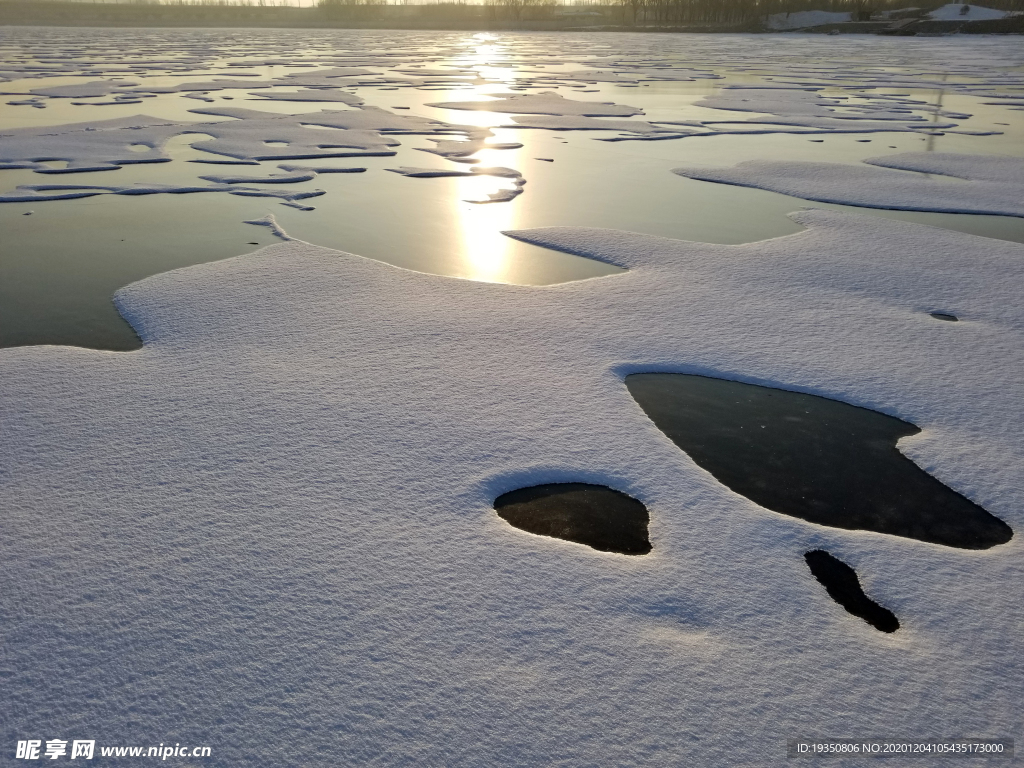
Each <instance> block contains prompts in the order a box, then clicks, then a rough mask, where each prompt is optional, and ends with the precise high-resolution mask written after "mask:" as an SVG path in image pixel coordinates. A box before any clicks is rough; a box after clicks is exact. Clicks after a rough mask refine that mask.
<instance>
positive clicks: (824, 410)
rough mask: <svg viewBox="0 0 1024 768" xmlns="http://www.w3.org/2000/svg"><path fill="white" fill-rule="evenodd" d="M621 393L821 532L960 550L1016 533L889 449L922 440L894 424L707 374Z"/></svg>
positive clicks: (646, 377)
mask: <svg viewBox="0 0 1024 768" xmlns="http://www.w3.org/2000/svg"><path fill="white" fill-rule="evenodd" d="M626 386H627V387H628V388H629V393H630V394H631V395H632V396H633V398H634V399H635V400H636V401H637V403H639V405H640V407H641V408H643V410H644V412H645V413H646V414H647V415H648V416H649V417H650V419H651V420H652V421H653V422H654V423H655V425H657V427H658V428H659V429H660V430H661V431H662V432H664V433H665V434H666V435H667V436H668V437H669V438H670V439H671V440H672V442H674V443H675V444H676V445H677V446H679V447H680V448H681V449H682V450H684V451H686V453H687V454H688V455H689V456H690V458H691V459H693V460H694V461H695V462H696V463H697V464H698V465H699V466H700V467H702V468H703V469H705V470H707V471H708V472H710V473H711V474H712V475H714V476H715V478H716V479H717V480H718V481H719V482H720V483H722V484H723V485H725V486H727V487H729V488H730V489H732V490H733V491H735V492H736V493H739V494H741V495H743V496H746V497H747V498H748V499H750V500H751V501H753V502H755V503H757V504H760V505H761V506H762V507H765V508H767V509H770V510H773V511H775V512H781V513H782V514H785V515H792V516H793V517H799V518H801V519H803V520H807V521H808V522H811V523H817V524H819V525H829V526H833V527H836V528H846V529H850V530H866V531H875V532H877V533H887V534H890V535H893V536H905V537H907V538H911V539H918V540H920V541H927V542H931V543H933V544H942V545H945V546H947V547H961V548H963V549H988V548H989V547H994V546H996V545H997V544H1004V543H1006V542H1007V541H1009V540H1010V538H1011V537H1012V536H1013V531H1012V530H1011V529H1010V527H1009V526H1008V525H1006V523H1004V522H1003V521H1002V520H1000V519H999V518H997V517H993V516H992V515H990V514H989V513H988V512H986V511H985V510H984V509H982V508H981V507H980V506H978V505H977V504H975V503H973V502H972V501H970V500H968V499H966V498H964V497H963V496H961V495H960V494H959V493H956V492H955V491H953V490H952V489H950V488H948V487H946V486H945V485H943V484H942V483H940V482H939V481H938V480H936V479H935V478H934V477H932V476H931V475H929V474H928V473H927V472H925V471H924V470H922V469H921V468H920V467H918V466H917V465H916V464H914V462H912V461H911V460H910V459H908V458H907V457H906V456H904V455H903V454H902V453H900V452H899V450H898V449H897V448H896V442H897V440H899V439H900V438H901V437H905V436H908V435H914V434H917V433H918V432H920V431H921V430H920V429H918V428H917V427H916V426H914V425H913V424H909V423H907V422H905V421H901V420H900V419H897V418H894V417H892V416H886V415H885V414H882V413H877V412H876V411H871V410H868V409H866V408H858V407H855V406H852V405H849V404H847V403H841V402H839V401H837V400H829V399H827V398H824V397H818V396H816V395H807V394H802V393H799V392H788V391H785V390H781V389H773V388H770V387H762V386H757V385H754V384H742V383H740V382H738V381H726V380H724V379H715V378H710V377H707V376H693V375H687V374H677V373H675V374H674V373H643V374H634V375H632V376H627V377H626Z"/></svg>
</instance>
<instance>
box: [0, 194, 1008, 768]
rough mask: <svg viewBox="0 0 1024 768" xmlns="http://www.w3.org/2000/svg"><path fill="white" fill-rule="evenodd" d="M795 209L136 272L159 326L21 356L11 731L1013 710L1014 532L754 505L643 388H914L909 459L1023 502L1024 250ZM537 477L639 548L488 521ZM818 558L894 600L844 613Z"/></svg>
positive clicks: (343, 751)
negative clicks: (1004, 539)
mask: <svg viewBox="0 0 1024 768" xmlns="http://www.w3.org/2000/svg"><path fill="white" fill-rule="evenodd" d="M796 218H797V220H798V221H799V222H800V223H802V224H803V225H805V226H806V227H808V229H807V230H806V231H804V232H801V233H799V234H796V235H792V236H789V237H783V238H777V239H773V240H767V241H763V242H759V243H752V244H748V245H741V246H721V245H717V246H716V245H707V244H701V243H687V242H681V241H672V240H665V239H661V238H655V237H651V236H644V235H636V234H630V233H624V232H616V231H608V230H579V229H573V228H555V229H544V230H534V231H521V232H515V233H512V234H513V235H514V236H515V237H517V238H521V239H523V240H527V241H529V242H532V243H536V244H539V245H542V246H546V247H555V248H559V249H566V250H571V251H573V252H575V253H580V254H585V255H587V256H590V257H592V258H599V259H606V260H610V261H613V262H614V263H616V264H618V265H620V266H623V267H626V268H628V270H629V271H628V272H626V273H624V274H620V275H618V276H615V277H606V278H599V279H594V280H587V281H581V282H575V283H567V284H563V285H559V286H553V287H549V288H528V287H519V286H508V285H493V284H486V283H478V282H472V281H464V280H453V279H447V278H442V277H437V276H431V275H424V274H420V273H413V272H408V271H404V270H400V269H397V268H394V267H391V266H388V265H385V264H381V263H379V262H375V261H370V260H367V259H363V258H360V257H358V256H352V255H349V254H344V253H340V252H336V251H331V250H328V249H324V248H319V247H316V246H312V245H308V244H305V243H301V242H288V243H284V244H281V245H276V246H272V247H268V248H264V249H263V250H261V251H259V252H257V253H254V254H250V255H247V256H241V257H238V258H235V259H230V260H227V261H221V262H216V263H212V264H206V265H201V266H197V267H192V268H188V269H184V270H179V271H175V272H170V273H166V274H162V275H158V276H155V277H152V278H148V279H147V280H145V281H143V282H141V283H137V284H135V285H132V286H129V287H128V288H125V289H124V290H122V291H120V292H119V293H118V295H117V298H116V301H117V303H118V306H119V307H120V308H121V311H122V312H123V313H124V315H125V316H126V317H127V318H128V319H129V320H130V321H131V323H132V324H133V325H134V327H135V328H136V329H137V330H138V332H139V333H140V335H141V336H142V338H143V339H144V341H145V343H146V346H145V347H144V348H143V349H142V350H141V351H139V352H135V353H120V354H114V353H106V352H97V351H89V350H83V349H75V348H57V347H28V348H18V349H7V350H3V352H2V353H0V375H2V378H3V386H2V387H0V401H2V403H3V409H4V411H3V417H4V423H5V428H4V430H3V432H2V433H0V451H2V466H3V467H4V475H3V478H4V482H3V486H2V493H3V508H4V510H5V514H6V520H5V523H6V526H5V536H4V537H3V539H2V541H0V547H3V550H4V562H5V565H6V573H7V574H8V578H7V580H6V586H5V589H4V600H3V604H4V610H5V621H4V626H5V627H6V628H8V630H9V634H8V637H7V639H6V640H5V647H6V650H7V658H8V661H7V665H6V666H7V672H8V675H9V676H8V677H7V682H6V683H5V686H6V688H5V696H4V698H5V701H6V704H7V706H8V707H9V709H8V712H7V715H8V716H7V717H6V723H7V728H8V729H10V731H9V732H10V734H11V738H13V737H14V734H21V735H24V736H29V735H31V734H41V735H49V734H53V735H54V736H56V735H58V734H59V735H62V736H63V735H67V736H68V737H71V736H73V735H74V736H82V737H84V738H95V739H97V740H100V742H101V743H112V742H114V743H122V742H124V741H126V740H129V739H131V740H135V741H139V742H141V743H147V742H148V741H150V740H153V741H155V740H158V739H164V740H165V741H166V740H168V739H173V740H176V741H182V742H185V741H186V739H187V742H188V743H202V744H210V745H212V746H213V748H214V749H215V750H216V752H215V754H216V756H217V760H218V761H219V762H221V763H223V764H226V765H237V764H246V765H280V764H281V763H282V762H283V761H286V762H298V763H303V764H310V763H316V762H318V761H320V760H321V759H322V758H323V756H325V755H329V756H330V760H331V761H332V762H335V763H339V764H360V765H399V764H406V763H408V764H417V765H442V764H443V765H447V766H462V765H466V766H468V765H481V764H485V765H513V764H514V765H528V764H542V763H551V762H556V763H562V764H567V765H588V764H601V765H606V764H650V765H679V764H690V765H722V764H730V765H764V764H765V761H766V757H765V756H766V755H770V756H771V755H776V756H778V757H779V758H780V759H781V754H782V751H783V749H784V744H783V741H784V738H785V736H787V735H789V734H793V735H797V734H800V735H802V736H815V735H832V734H850V733H853V734H857V733H864V734H879V733H899V734H904V733H906V734H936V735H954V734H963V733H967V734H971V735H985V736H988V735H991V736H1005V735H1007V734H1010V735H1017V736H1019V734H1020V732H1021V721H1020V712H1021V706H1020V704H1021V700H1020V691H1021V690H1022V688H1024V686H1022V685H1021V683H1022V680H1021V677H1022V671H1024V670H1022V669H1021V659H1022V658H1024V654H1022V653H1021V650H1022V649H1021V640H1020V634H1019V632H1017V619H1016V616H1017V613H1018V606H1019V604H1020V602H1021V600H1022V597H1024V595H1022V594H1021V586H1020V585H1021V584H1022V583H1024V582H1022V579H1021V565H1020V562H1021V560H1020V546H1021V545H1020V537H1019V536H1017V537H1015V538H1014V539H1013V540H1012V541H1011V542H1010V543H1009V544H1006V545H1004V546H1001V547H996V548H995V549H992V550H989V551H986V552H984V553H977V552H967V551H960V550H954V549H949V548H946V547H939V546H933V545H925V544H921V543H919V542H915V541H912V540H908V539H899V538H895V537H888V536H884V535H880V534H871V533H864V532H851V531H843V530H838V529H831V528H823V527H819V526H813V525H810V524H806V523H803V522H801V521H799V520H795V519H792V518H788V517H785V516H783V515H777V514H773V513H770V512H767V511H765V510H764V509H761V508H759V507H757V506H756V505H754V504H752V503H750V502H748V501H747V500H746V499H744V498H742V497H739V496H736V495H735V494H732V493H731V492H729V491H728V490H727V489H725V488H724V487H723V486H721V485H719V484H718V483H717V482H715V481H714V479H713V478H711V477H710V476H709V475H708V474H707V473H705V472H703V471H701V470H699V469H698V468H697V467H696V466H695V465H694V464H693V463H692V462H690V461H689V460H688V459H687V457H686V455H685V454H683V453H681V452H680V451H679V450H678V449H677V448H676V447H675V446H674V445H673V444H672V443H671V442H670V441H669V440H668V439H667V438H666V437H665V436H664V435H663V434H661V433H660V432H659V431H658V430H657V428H656V427H654V425H653V424H651V423H650V422H649V421H648V420H647V419H646V418H645V417H644V415H643V413H642V411H641V410H640V409H639V407H637V405H636V404H635V402H633V401H632V399H631V398H630V396H629V394H628V392H627V391H626V388H625V386H624V385H623V381H622V379H623V376H624V375H626V374H628V373H630V372H634V371H651V370H659V371H689V372H700V373H706V374H711V375H717V376H723V377H726V378H737V379H741V380H746V381H754V382H759V383H767V384H770V385H773V386H781V387H784V388H790V389H797V390H800V391H808V392H814V393H819V394H823V395H826V396H829V397H832V398H837V399H841V400H844V401H846V402H851V403H854V404H857V405H862V406H866V407H870V408H874V409H876V410H880V411H883V412H886V413H890V414H892V415H896V416H899V417H900V418H903V419H906V420H909V421H912V422H913V423H915V424H917V425H919V426H920V427H922V429H923V432H922V433H921V434H920V435H918V436H916V437H914V438H912V439H908V440H905V441H903V442H902V443H901V449H902V450H903V451H904V452H905V453H906V454H907V455H908V456H909V457H910V458H912V459H913V460H914V461H915V462H917V463H918V464H919V465H921V466H923V467H925V468H927V469H928V471H929V472H931V473H932V474H934V475H936V476H937V477H939V479H941V480H942V481H943V482H945V483H947V484H948V485H950V486H951V487H953V488H955V489H956V490H958V491H960V492H961V493H964V494H965V495H967V496H969V497H970V498H972V499H973V500H975V501H977V502H978V503H981V504H982V505H984V506H985V507H986V508H987V509H988V510H990V511H991V512H992V513H993V514H996V515H998V516H999V517H1001V518H1002V519H1004V520H1006V521H1007V522H1008V523H1009V524H1010V525H1011V526H1013V527H1014V528H1015V529H1016V530H1018V531H1019V529H1020V526H1021V525H1022V523H1024V517H1022V513H1021V510H1022V508H1024V504H1022V502H1024V486H1022V485H1021V477H1020V473H1019V467H1020V464H1021V461H1022V460H1024V455H1022V454H1024V446H1022V443H1021V437H1020V436H1021V434H1022V433H1024V423H1022V414H1021V410H1020V402H1021V400H1022V395H1024V393H1022V392H1021V391H1020V386H1019V384H1018V381H1019V379H1017V378H1014V377H1007V375H1006V374H1007V372H1008V371H1019V370H1021V365H1022V363H1024V360H1022V352H1021V350H1022V349H1024V344H1022V343H1021V342H1022V338H1021V334H1022V332H1024V313H1022V310H1021V305H1020V302H1019V301H1018V299H1019V296H1020V293H1021V290H1022V289H1024V285H1022V280H1024V248H1022V246H1020V245H1017V244H1010V243H1005V242H1000V241H996V240H991V239H987V238H977V237H971V236H967V235H962V234H958V233H952V232H948V231H944V230H939V229H933V228H928V227H923V226H919V225H913V224H908V223H904V222H898V221H882V220H879V219H877V218H874V217H866V216H850V215H843V214H837V213H829V212H820V211H814V212H804V213H800V214H797V215H796ZM769 265H770V268H769ZM937 304H941V305H943V306H948V307H955V308H956V309H957V310H958V311H959V312H961V313H962V317H963V321H962V322H961V323H957V324H952V323H937V322H935V321H934V320H932V319H931V318H930V317H928V316H927V314H925V311H926V310H927V309H928V308H930V307H933V306H935V305H937ZM453 307H457V308H458V311H453ZM940 350H941V352H940ZM982 392H983V393H984V396H983V397H979V393H982ZM543 482H586V483H594V484H603V485H608V486H609V487H612V488H614V489H616V490H620V491H622V492H624V493H627V494H629V495H630V496H632V497H634V498H636V499H638V500H640V501H641V502H643V504H644V505H645V506H646V507H647V508H648V509H649V510H650V514H651V524H650V540H651V543H652V544H653V546H654V549H653V551H652V552H651V554H649V555H646V556H644V557H623V556H620V555H615V554H609V553H601V552H596V551H593V550H591V549H589V548H587V547H585V546H582V545H578V544H573V543H570V542H564V541H560V540H557V539H551V538H547V537H539V536H534V535H531V534H528V533H525V532H522V531H518V530H515V529H513V528H511V527H509V526H508V525H507V524H505V523H504V521H502V520H501V519H500V518H499V517H498V516H497V514H496V513H495V512H494V510H493V508H492V506H491V505H492V502H493V500H494V499H495V498H496V497H497V496H498V495H500V494H502V493H504V492H506V491H509V490H513V489H515V488H518V487H523V486H525V485H530V484H536V483H543ZM810 549H827V550H828V551H829V552H831V553H833V554H834V555H835V556H836V557H839V558H840V559H841V560H843V561H844V562H846V563H848V564H850V565H851V566H853V567H855V568H856V570H857V572H858V574H859V577H860V580H861V582H862V584H863V585H864V587H865V591H866V592H867V593H868V594H869V595H871V596H872V598H873V599H875V600H878V601H879V602H880V603H882V604H884V605H885V606H887V607H888V608H890V609H891V610H893V611H894V612H895V613H896V614H897V615H898V616H899V617H900V621H901V623H902V627H901V628H900V630H899V631H898V632H896V633H895V634H893V635H884V634H882V633H879V632H876V631H875V630H874V629H872V628H871V627H869V626H868V625H866V624H864V623H863V622H861V621H860V620H859V619H856V618H854V617H851V616H849V615H848V614H847V613H846V612H845V611H844V610H843V609H842V608H841V607H840V606H838V605H836V604H835V603H834V602H833V601H832V600H831V599H830V598H829V596H828V595H827V593H826V592H825V590H824V589H823V588H822V587H821V586H820V585H819V584H818V583H817V582H816V581H815V580H814V579H813V578H812V577H811V575H810V573H809V572H808V570H807V566H806V565H805V563H804V558H803V555H804V553H805V552H806V551H808V550H810ZM296 734H301V738H297V737H296ZM735 734H742V735H743V738H742V739H736V738H731V736H734V735H735ZM769 762H778V761H777V760H774V759H772V760H769Z"/></svg>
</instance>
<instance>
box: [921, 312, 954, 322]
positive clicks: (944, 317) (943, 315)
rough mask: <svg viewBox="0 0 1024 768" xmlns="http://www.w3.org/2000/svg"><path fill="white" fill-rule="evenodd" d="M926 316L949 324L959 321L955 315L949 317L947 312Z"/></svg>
mask: <svg viewBox="0 0 1024 768" xmlns="http://www.w3.org/2000/svg"><path fill="white" fill-rule="evenodd" d="M928 314H929V315H931V316H932V317H934V318H935V319H936V320H947V321H949V322H951V323H955V322H957V321H958V320H959V319H960V318H959V317H957V316H956V315H951V314H950V313H949V312H929V313H928Z"/></svg>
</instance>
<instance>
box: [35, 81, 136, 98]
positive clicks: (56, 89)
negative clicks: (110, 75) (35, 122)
mask: <svg viewBox="0 0 1024 768" xmlns="http://www.w3.org/2000/svg"><path fill="white" fill-rule="evenodd" d="M133 85H138V83H129V82H125V81H123V80H94V81H93V82H91V83H79V84H77V85H57V86H53V87H51V88H33V89H32V90H31V91H29V93H33V94H35V95H36V96H49V97H50V98H53V99H83V98H88V97H91V96H108V95H110V94H111V93H123V92H124V89H125V88H127V87H128V86H133Z"/></svg>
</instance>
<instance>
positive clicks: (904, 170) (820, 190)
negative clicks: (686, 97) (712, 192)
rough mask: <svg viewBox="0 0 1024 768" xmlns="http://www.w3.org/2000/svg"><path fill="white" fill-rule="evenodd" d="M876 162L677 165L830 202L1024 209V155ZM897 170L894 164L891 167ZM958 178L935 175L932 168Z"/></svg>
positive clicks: (712, 177)
mask: <svg viewBox="0 0 1024 768" xmlns="http://www.w3.org/2000/svg"><path fill="white" fill-rule="evenodd" d="M864 162H865V163H869V164H870V165H845V164H841V163H813V162H797V161H789V162H772V161H770V160H750V161H747V162H744V163H740V164H739V165H736V166H733V167H731V168H700V167H686V168H675V169H673V172H674V173H677V174H679V175H680V176H686V177H688V178H691V179H700V180H702V181H713V182H718V183H720V184H738V185H740V186H745V187H757V188H758V189H767V190H770V191H772V192H780V193H782V194H784V195H793V196H794V197H802V198H804V199H807V200H817V201H818V202H822V203H841V204H843V205H857V206H863V207H866V208H890V209H897V210H907V211H937V212H941V213H976V214H994V215H998V216H1024V159H1022V158H1018V157H1004V156H998V155H945V154H940V153H930V152H921V153H910V154H902V155H888V156H885V157H875V158H869V159H867V160H865V161H864ZM890 169H892V170H890ZM932 174H934V175H937V176H940V177H954V178H959V179H963V180H965V181H966V182H967V183H957V182H955V181H951V180H950V179H945V180H943V179H941V178H940V179H935V178H931V176H930V175H932Z"/></svg>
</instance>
